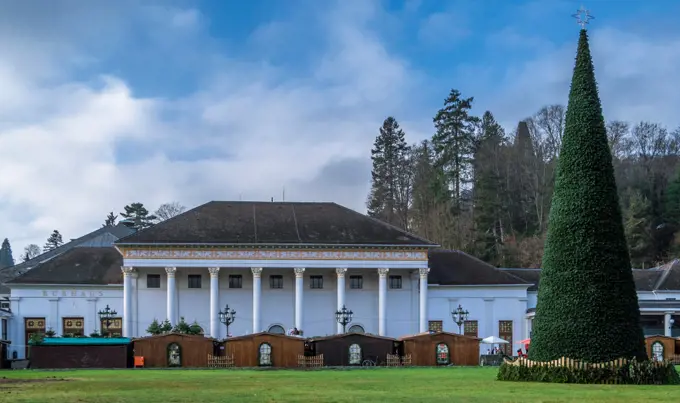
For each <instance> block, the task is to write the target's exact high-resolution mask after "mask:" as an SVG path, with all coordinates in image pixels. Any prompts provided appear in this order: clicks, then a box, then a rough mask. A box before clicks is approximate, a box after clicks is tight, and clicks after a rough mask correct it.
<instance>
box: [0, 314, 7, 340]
mask: <svg viewBox="0 0 680 403" xmlns="http://www.w3.org/2000/svg"><path fill="white" fill-rule="evenodd" d="M0 338H1V339H2V340H7V319H3V320H2V336H1V337H0Z"/></svg>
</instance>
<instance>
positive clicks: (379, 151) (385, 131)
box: [367, 116, 411, 228]
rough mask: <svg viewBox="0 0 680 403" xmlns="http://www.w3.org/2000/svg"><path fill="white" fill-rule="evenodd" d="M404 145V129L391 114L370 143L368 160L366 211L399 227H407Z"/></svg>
mask: <svg viewBox="0 0 680 403" xmlns="http://www.w3.org/2000/svg"><path fill="white" fill-rule="evenodd" d="M407 155H408V145H407V144H406V138H405V134H404V131H403V130H402V129H401V128H400V127H399V123H398V122H397V120H396V119H395V118H393V117H391V116H390V117H388V118H387V119H385V121H384V122H383V125H382V127H381V128H380V133H379V134H378V136H377V137H376V139H375V142H374V143H373V149H372V150H371V160H372V161H373V169H372V171H371V178H372V179H371V192H370V194H369V200H368V203H367V205H368V215H370V216H371V217H375V218H379V219H381V220H383V221H385V222H387V223H390V224H392V225H396V226H398V227H401V228H406V227H407V216H406V212H407V210H408V207H409V200H408V199H409V196H410V186H411V184H410V181H409V180H408V179H406V180H405V179H404V176H405V175H407V174H409V173H410V169H408V168H409V167H408V166H407V162H408V161H407Z"/></svg>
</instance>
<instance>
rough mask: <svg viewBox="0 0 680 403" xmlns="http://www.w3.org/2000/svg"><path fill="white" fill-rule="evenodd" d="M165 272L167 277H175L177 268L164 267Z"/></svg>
mask: <svg viewBox="0 0 680 403" xmlns="http://www.w3.org/2000/svg"><path fill="white" fill-rule="evenodd" d="M165 272H166V273H167V275H168V277H172V278H174V277H175V273H177V268H176V267H166V268H165Z"/></svg>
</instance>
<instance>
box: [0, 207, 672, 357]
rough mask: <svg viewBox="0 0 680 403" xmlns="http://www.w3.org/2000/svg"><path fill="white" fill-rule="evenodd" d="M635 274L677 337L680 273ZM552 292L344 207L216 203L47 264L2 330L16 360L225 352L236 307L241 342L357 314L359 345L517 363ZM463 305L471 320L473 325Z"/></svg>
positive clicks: (15, 302)
mask: <svg viewBox="0 0 680 403" xmlns="http://www.w3.org/2000/svg"><path fill="white" fill-rule="evenodd" d="M634 273H635V278H636V285H637V287H638V295H639V298H640V305H641V310H642V312H643V315H644V316H643V321H644V320H647V321H649V320H650V319H654V321H651V322H649V324H648V325H645V331H646V333H649V334H657V333H660V334H666V333H668V334H669V335H671V334H672V335H677V327H676V326H675V325H674V321H673V319H674V315H675V314H676V312H677V309H680V304H677V303H676V302H675V299H674V298H676V297H677V298H680V291H672V288H673V287H675V289H676V290H677V289H680V284H678V285H676V284H675V282H676V281H677V280H678V279H680V265H678V264H676V263H675V262H674V263H672V264H669V265H666V266H663V267H661V268H657V269H649V270H644V271H640V270H635V271H634ZM539 280H540V270H539V269H497V268H495V267H493V266H490V265H488V264H486V263H484V262H482V261H480V260H479V259H476V258H474V257H472V256H470V255H467V254H465V253H462V252H459V251H446V250H441V249H438V248H437V245H435V244H433V243H432V242H429V241H427V240H424V239H420V238H418V237H415V236H414V235H412V234H409V233H406V232H403V231H401V230H399V229H396V228H394V227H392V226H389V225H387V224H385V223H382V222H380V221H377V220H374V219H372V218H369V217H366V216H364V215H362V214H359V213H356V212H354V211H351V210H348V209H346V208H344V207H341V206H338V205H336V204H333V203H250V202H211V203H207V204H204V205H202V206H199V207H197V208H195V209H193V210H189V211H187V212H186V213H184V214H182V215H180V216H177V217H174V218H172V219H170V220H168V221H165V222H163V223H160V224H157V225H155V226H153V227H151V228H148V229H145V230H141V231H138V232H134V233H128V234H122V235H121V237H113V238H109V243H108V244H106V243H101V242H94V243H92V242H90V243H89V244H86V245H82V246H81V247H73V248H70V249H69V250H66V251H63V253H61V254H59V255H57V256H54V257H51V258H50V259H47V260H44V261H42V262H41V263H39V264H36V265H35V267H33V268H32V269H31V270H28V271H27V272H25V273H24V274H23V275H21V276H19V277H17V278H15V279H13V280H11V281H9V282H7V284H6V285H7V286H8V287H9V288H10V289H11V295H10V310H9V312H4V313H3V315H4V316H2V320H3V323H4V324H5V327H4V328H3V329H4V331H5V332H6V334H7V336H6V337H7V338H8V339H10V340H11V341H12V344H11V346H10V349H9V350H10V354H11V356H12V357H16V358H23V357H24V356H25V355H26V351H27V350H26V345H27V342H28V340H29V339H30V337H31V334H34V333H45V332H50V331H51V332H54V333H55V334H56V335H64V334H68V335H85V336H87V335H89V334H91V333H94V332H97V333H100V332H101V333H109V334H113V335H121V336H127V337H141V336H145V335H147V331H146V329H147V328H148V326H149V325H150V324H151V323H152V322H153V321H154V320H158V321H164V320H166V319H168V320H169V321H170V322H171V323H172V324H177V323H178V322H179V321H180V320H181V319H182V318H183V319H184V320H185V321H186V322H188V323H193V322H196V323H197V324H198V325H199V326H200V327H201V328H202V329H203V332H204V334H205V335H206V336H212V337H215V338H218V339H221V338H224V337H227V329H226V327H225V326H224V325H223V324H222V323H220V322H219V312H220V311H221V310H223V309H225V307H226V306H227V305H228V306H229V308H230V309H233V310H235V311H236V315H235V321H234V322H233V323H232V324H231V325H230V326H229V333H230V335H231V336H240V335H245V334H249V333H258V332H261V331H269V332H272V333H282V332H288V331H289V330H290V329H292V328H297V329H298V330H301V331H302V332H303V335H304V336H305V337H314V336H327V335H332V334H336V333H340V332H342V327H341V325H340V324H338V323H337V321H336V317H335V312H336V311H337V310H338V309H341V308H342V307H343V306H345V307H346V308H347V309H350V310H352V311H353V317H352V321H351V322H350V323H349V324H348V325H347V330H348V331H351V332H365V333H372V334H377V335H382V336H389V337H401V336H406V335H411V334H415V333H419V332H423V331H428V330H433V331H447V332H451V333H463V334H467V335H471V336H476V337H479V338H484V337H488V336H497V337H500V338H503V339H505V340H507V341H509V342H510V343H509V344H508V345H506V346H505V347H504V348H505V349H506V352H507V353H510V354H511V353H513V352H514V351H515V350H516V349H517V348H519V347H520V345H519V344H518V342H519V341H520V340H523V339H526V338H529V337H530V335H531V321H532V319H533V314H534V308H535V305H536V296H537V289H538V286H539V283H540V282H539ZM667 288H669V289H668V290H667ZM676 304H677V305H676ZM458 306H461V307H462V308H463V309H464V310H467V311H468V312H469V316H468V318H467V320H466V321H464V322H460V323H456V321H455V317H454V316H453V315H452V312H453V311H455V310H456V309H457V307H458ZM107 310H108V312H110V313H111V315H109V316H110V318H109V320H105V321H102V317H101V315H100V313H101V312H103V311H107ZM645 323H646V322H645ZM480 350H481V353H485V352H486V350H485V349H484V348H482V349H480Z"/></svg>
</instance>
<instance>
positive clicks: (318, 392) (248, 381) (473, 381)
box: [0, 367, 680, 403]
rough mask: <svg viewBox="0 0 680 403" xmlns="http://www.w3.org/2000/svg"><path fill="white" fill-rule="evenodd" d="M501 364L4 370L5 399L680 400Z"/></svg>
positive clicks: (667, 391)
mask: <svg viewBox="0 0 680 403" xmlns="http://www.w3.org/2000/svg"><path fill="white" fill-rule="evenodd" d="M496 372H497V369H495V368H490V367H486V368H484V367H477V368H408V369H405V368H404V369H399V368H395V369H390V368H377V369H365V370H361V369H358V370H345V371H342V370H323V371H307V372H303V371H251V370H94V371H85V370H74V371H30V370H29V371H3V372H0V402H12V403H20V402H21V403H23V402H36V403H38V402H39V403H50V402H59V403H62V402H63V403H76V402H93V403H94V402H102V403H128V402H129V403H147V402H148V403H152V402H159V403H160V402H163V403H167V402H200V403H209V402H238V403H241V402H243V403H247V402H309V403H316V402H367V403H377V402H429V403H434V402H447V403H448V402H523V403H524V402H577V401H579V402H584V401H587V402H677V401H678V396H680V387H677V386H609V385H601V386H600V385H557V384H539V383H531V384H529V383H508V382H499V381H496V380H495V376H496Z"/></svg>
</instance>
